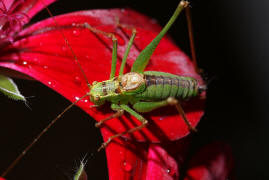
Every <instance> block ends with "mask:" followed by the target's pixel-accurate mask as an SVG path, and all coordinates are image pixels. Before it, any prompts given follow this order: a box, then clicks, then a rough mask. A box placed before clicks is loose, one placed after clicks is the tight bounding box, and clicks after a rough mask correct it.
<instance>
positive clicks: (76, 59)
mask: <svg viewBox="0 0 269 180" xmlns="http://www.w3.org/2000/svg"><path fill="white" fill-rule="evenodd" d="M42 3H43V2H42ZM43 5H44V6H45V8H46V10H47V11H48V13H49V15H50V17H51V18H52V19H53V21H54V23H55V25H56V26H58V27H59V24H58V22H57V21H56V20H55V18H54V16H53V15H52V13H51V11H50V10H49V8H48V7H47V6H46V5H45V4H44V3H43ZM59 31H60V33H61V35H62V36H63V38H64V41H65V43H66V45H67V46H68V48H69V49H70V51H71V53H72V55H73V56H74V58H75V61H76V63H77V65H78V67H79V69H80V71H81V73H82V74H83V77H84V79H85V80H86V82H87V85H88V87H89V89H91V85H90V83H89V81H88V78H87V76H86V74H85V72H84V70H83V69H82V66H81V65H80V63H79V61H78V58H77V56H76V54H75V52H74V50H73V49H72V47H71V46H70V44H69V42H68V41H67V38H66V37H65V35H64V33H63V32H62V31H61V29H60V30H59Z"/></svg>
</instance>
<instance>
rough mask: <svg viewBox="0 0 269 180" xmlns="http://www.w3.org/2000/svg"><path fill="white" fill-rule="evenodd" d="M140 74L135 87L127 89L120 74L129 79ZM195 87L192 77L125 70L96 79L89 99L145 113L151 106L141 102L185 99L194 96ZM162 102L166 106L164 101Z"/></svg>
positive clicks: (196, 93)
mask: <svg viewBox="0 0 269 180" xmlns="http://www.w3.org/2000/svg"><path fill="white" fill-rule="evenodd" d="M139 75H141V81H137V82H136V84H135V85H136V86H135V88H133V89H126V87H127V85H125V86H124V85H123V77H125V76H128V77H129V81H131V80H130V79H132V78H133V77H136V76H139ZM198 89H199V86H198V83H197V81H196V79H194V78H191V77H184V76H177V75H173V74H169V73H164V72H157V71H145V72H143V73H127V74H125V75H120V76H118V77H115V78H113V79H110V80H107V81H103V82H98V83H96V84H94V85H93V87H92V88H91V92H90V94H91V101H92V102H94V103H95V104H97V105H102V104H103V103H104V102H105V101H109V102H111V103H113V104H117V105H119V104H132V105H133V107H134V109H135V110H137V111H138V112H148V111H151V110H153V109H150V110H148V109H144V108H143V107H142V108H139V107H137V106H138V104H139V103H141V102H144V103H146V102H147V104H148V102H160V101H162V100H166V99H167V98H169V97H174V98H176V99H180V100H186V99H189V98H192V97H195V96H197V95H198ZM163 105H167V103H164V104H163ZM163 105H161V106H163ZM147 106H148V105H147ZM161 106H158V107H161ZM154 109H155V108H154Z"/></svg>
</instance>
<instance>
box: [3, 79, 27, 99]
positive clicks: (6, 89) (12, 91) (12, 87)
mask: <svg viewBox="0 0 269 180" xmlns="http://www.w3.org/2000/svg"><path fill="white" fill-rule="evenodd" d="M0 92H1V93H3V94H4V95H6V96H8V97H9V98H11V99H14V100H21V101H26V99H25V98H24V96H23V95H22V94H21V93H20V91H19V89H18V87H17V85H16V84H15V83H14V82H13V80H12V79H11V78H9V77H6V76H3V75H0Z"/></svg>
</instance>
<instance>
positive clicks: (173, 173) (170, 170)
mask: <svg viewBox="0 0 269 180" xmlns="http://www.w3.org/2000/svg"><path fill="white" fill-rule="evenodd" d="M167 173H168V174H169V175H170V176H174V175H175V174H176V171H175V170H174V169H167Z"/></svg>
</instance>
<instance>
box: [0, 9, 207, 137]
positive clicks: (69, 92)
mask: <svg viewBox="0 0 269 180" xmlns="http://www.w3.org/2000/svg"><path fill="white" fill-rule="evenodd" d="M116 18H119V20H120V23H121V24H124V25H128V26H130V27H135V28H136V29H137V32H138V33H137V37H136V39H135V46H133V47H132V49H131V52H130V54H129V59H128V62H127V67H126V71H129V70H130V67H131V65H132V63H133V62H134V60H135V58H136V56H137V55H138V54H139V52H140V50H141V49H143V48H144V47H145V46H146V45H147V44H148V43H149V42H150V41H151V40H152V39H153V38H154V37H155V36H156V35H157V32H158V31H159V29H160V28H159V27H158V25H156V24H155V23H154V21H152V20H150V19H149V18H147V17H145V16H143V15H141V14H139V13H137V12H135V11H132V10H119V9H113V10H92V11H81V12H76V13H71V14H66V15H62V16H58V17H55V20H56V21H57V24H58V25H59V26H56V25H55V22H54V21H53V19H52V18H50V19H48V20H45V21H42V22H39V23H37V24H35V25H33V26H31V27H30V28H28V29H26V30H25V31H24V32H22V33H21V36H23V37H25V38H22V39H21V40H18V41H17V42H16V43H14V44H12V46H13V47H8V48H7V49H6V50H5V51H4V53H7V52H9V53H7V54H6V56H2V57H0V60H2V62H3V61H5V60H7V61H8V62H3V63H0V66H2V67H7V68H11V69H14V70H17V71H20V72H23V73H25V74H27V75H29V76H31V77H34V78H35V79H37V80H39V81H41V82H42V83H44V84H46V85H47V86H49V87H51V88H52V89H54V90H55V91H57V92H59V93H60V94H62V95H63V96H65V97H66V98H68V99H69V100H70V101H72V102H74V101H75V100H76V99H77V98H79V97H81V96H83V95H85V94H86V93H87V92H89V89H88V87H87V85H86V83H85V79H84V77H83V75H82V73H81V70H80V69H79V68H78V66H77V65H76V63H75V60H74V56H73V54H72V53H71V51H70V49H69V48H68V46H67V45H66V44H65V42H64V39H63V36H62V34H61V32H62V33H63V34H64V36H65V37H67V40H68V42H69V43H70V45H71V46H72V49H73V51H74V53H75V54H76V56H77V57H78V60H79V62H80V64H81V66H82V69H83V70H84V71H85V73H86V76H87V79H88V80H89V82H90V83H91V82H93V81H103V80H106V79H108V77H109V74H110V65H111V40H110V39H108V38H106V37H103V36H101V35H96V34H94V33H91V32H89V31H88V30H86V29H78V28H77V27H74V26H72V24H73V25H74V24H78V23H84V22H88V23H89V24H90V25H91V26H94V27H97V28H98V29H100V30H103V31H106V32H114V33H116V34H117V36H118V39H119V47H118V55H119V57H120V58H121V57H122V56H123V52H124V50H125V47H126V45H127V41H128V39H129V37H128V36H130V33H131V31H130V29H128V28H118V27H117V26H116V23H115V22H116V20H115V19H116ZM60 28H61V29H62V30H61V31H59V29H60ZM14 47H15V51H16V49H17V48H18V49H19V48H23V49H20V50H19V51H18V52H15V53H10V52H12V48H14ZM4 53H2V54H4ZM10 60H12V61H14V62H15V63H14V62H12V63H10ZM119 65H120V63H118V64H117V67H119ZM147 70H155V71H163V72H170V73H173V74H177V75H184V76H191V77H194V78H196V79H198V80H199V81H200V82H201V83H202V80H201V77H200V76H199V75H198V74H197V73H196V72H195V70H194V67H193V64H192V62H191V61H190V60H189V58H188V57H187V56H186V55H185V54H184V53H183V52H182V51H181V50H180V49H178V47H177V46H176V45H174V44H173V43H172V42H171V41H170V40H169V39H168V38H164V39H163V40H162V41H161V42H160V44H159V46H158V47H157V49H156V51H155V53H154V54H153V56H152V58H151V61H150V63H149V65H148V67H147ZM77 105H78V106H79V107H81V108H82V109H83V110H85V111H86V112H87V113H89V114H90V115H91V116H93V117H94V118H95V119H96V120H100V119H102V118H104V117H107V116H109V115H110V114H111V113H113V112H112V111H111V110H110V108H109V106H108V105H107V106H103V107H100V108H90V105H92V103H91V102H89V99H88V98H85V99H83V100H81V101H80V102H78V103H77ZM184 110H185V111H186V115H187V118H188V119H189V121H190V122H191V124H192V126H194V127H195V126H196V125H197V123H198V122H199V120H200V118H201V116H202V115H203V101H202V100H197V99H195V100H191V101H188V102H187V103H185V104H184ZM144 116H145V117H146V118H147V119H149V120H150V123H149V125H148V127H147V128H144V129H143V130H142V131H140V132H135V133H134V134H132V136H133V137H135V138H136V139H137V140H140V141H143V140H150V141H154V142H159V141H163V140H176V139H179V138H182V137H184V136H186V135H187V134H188V133H189V130H188V128H187V126H186V124H185V123H184V121H183V120H182V118H181V116H180V115H179V114H178V112H177V111H176V110H175V108H174V107H167V108H164V109H162V110H158V111H153V112H150V113H146V114H145V115H144ZM135 124H140V122H139V121H138V120H137V119H135V118H134V117H131V116H130V115H128V114H127V115H125V116H123V117H122V118H120V119H113V120H110V121H108V123H107V126H105V127H104V128H105V129H107V131H106V132H107V133H106V135H105V136H110V135H112V134H115V132H123V131H126V130H127V129H130V128H132V127H134V125H135Z"/></svg>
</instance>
